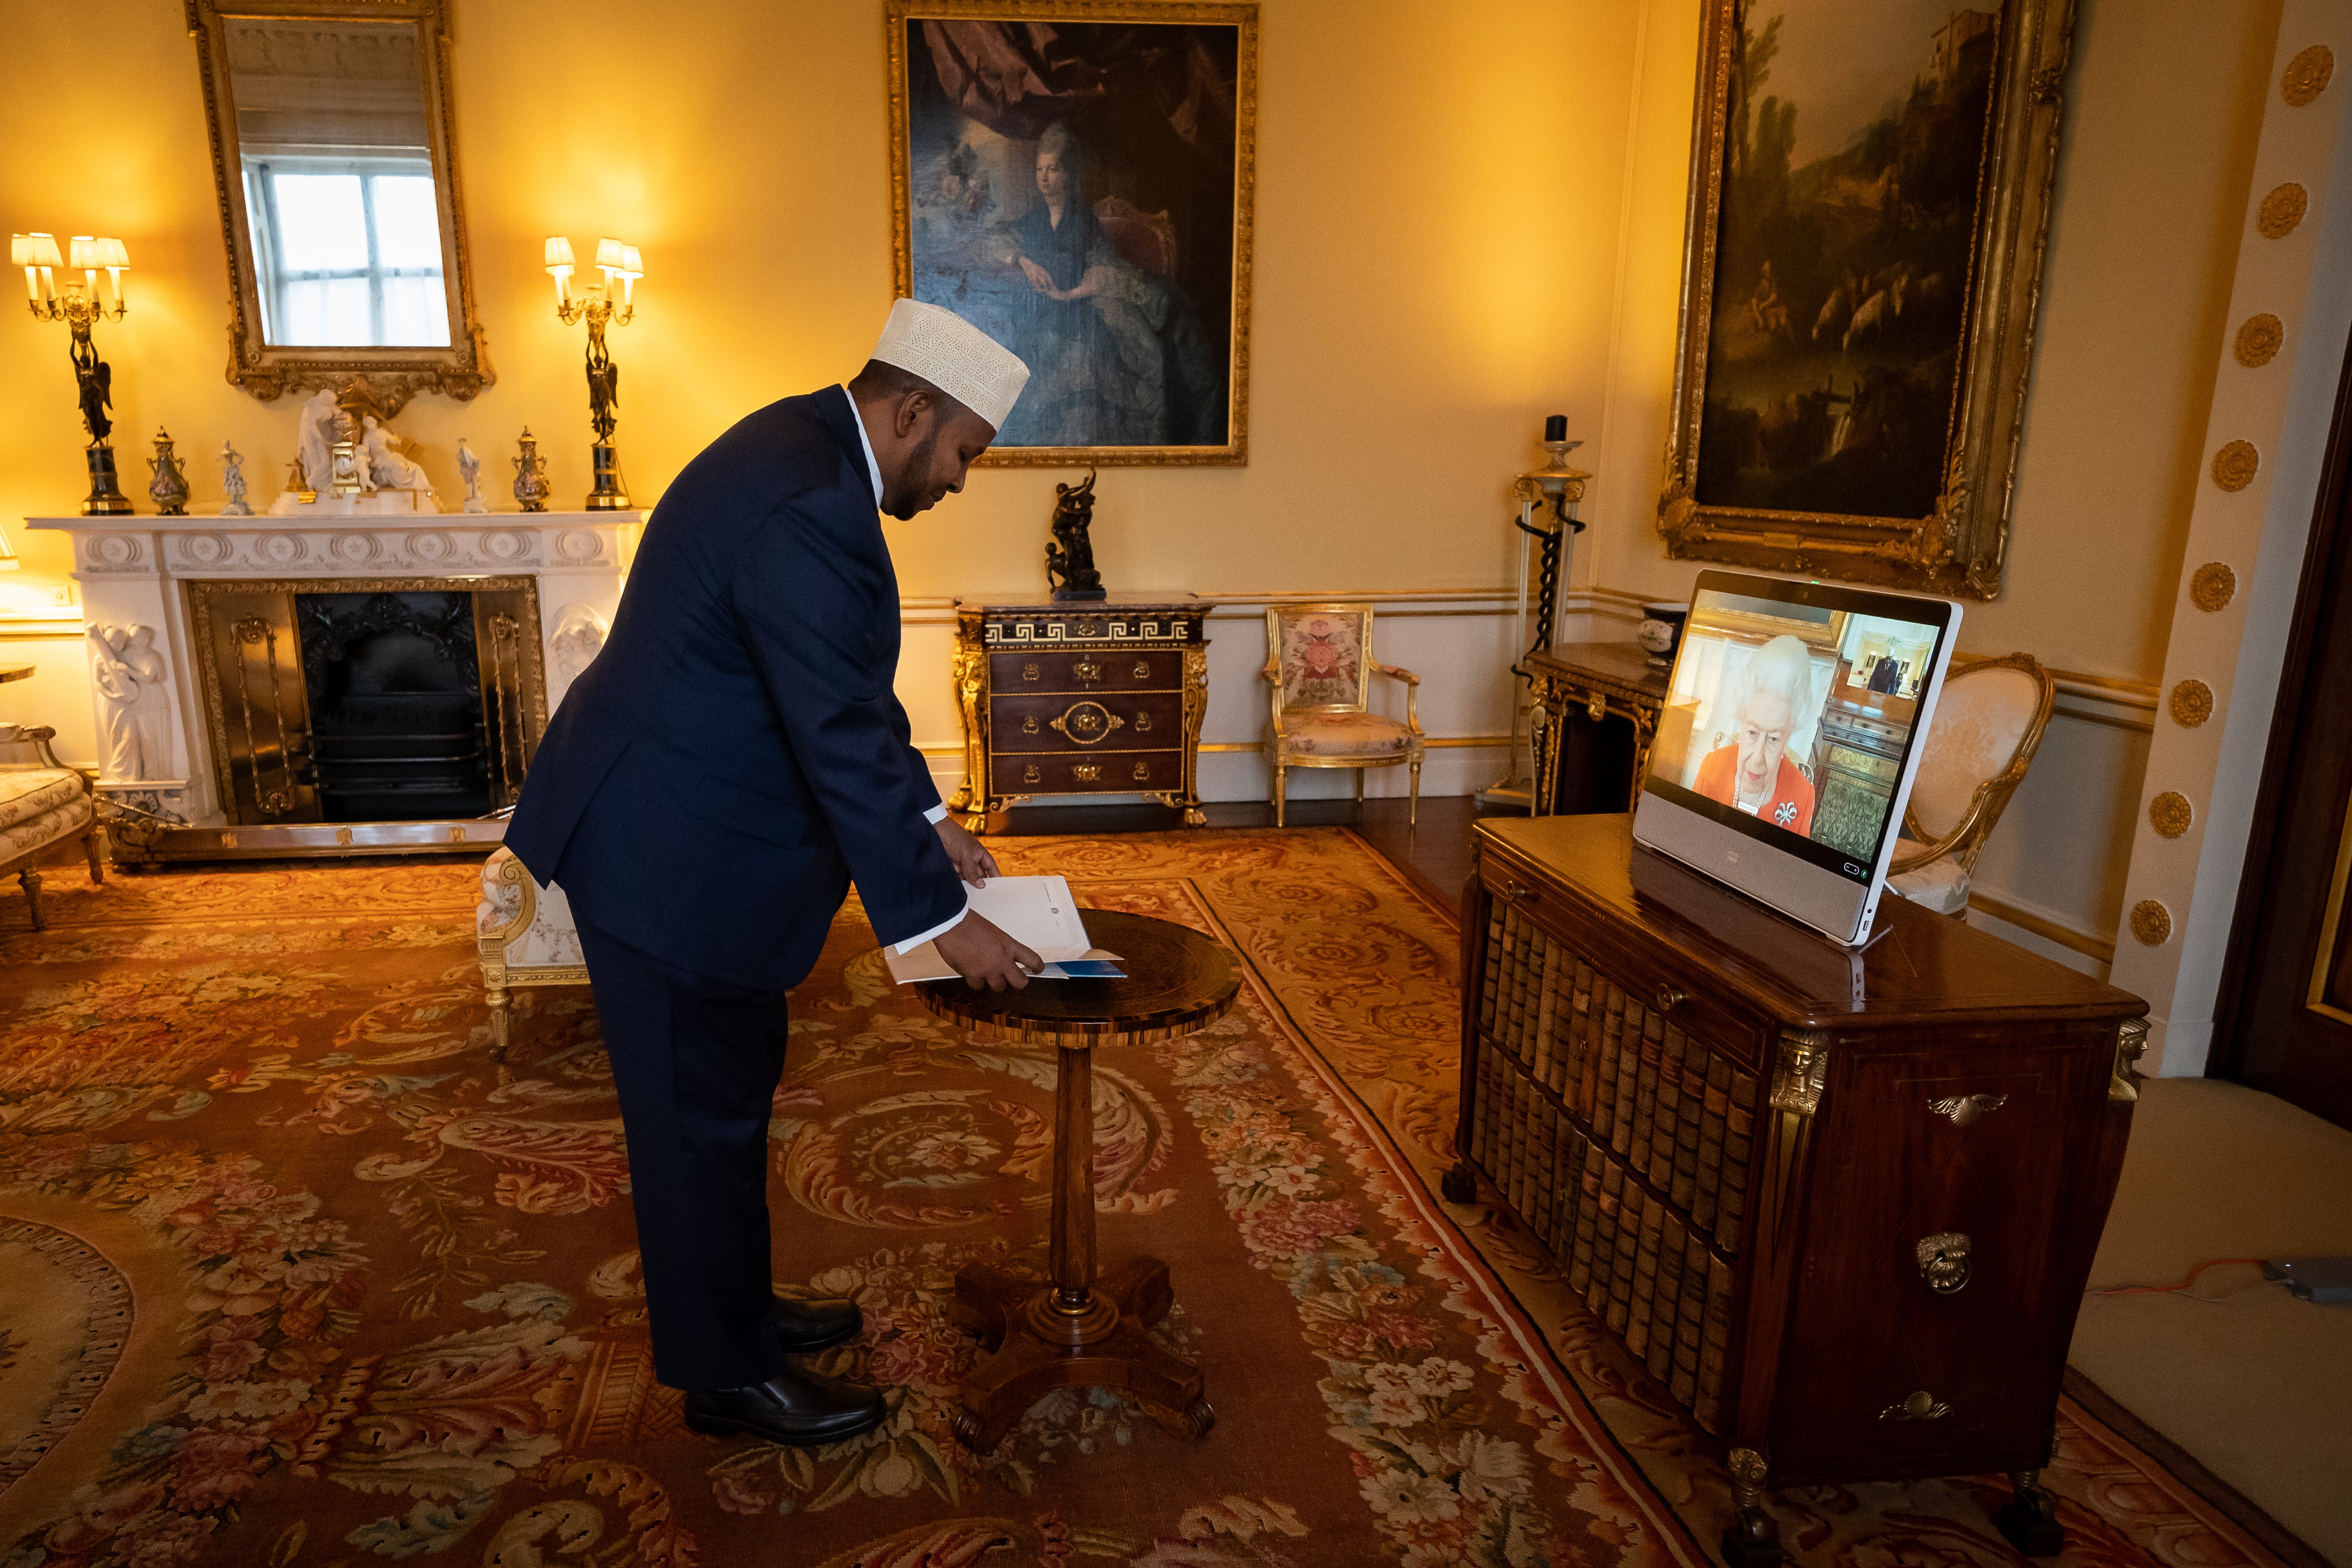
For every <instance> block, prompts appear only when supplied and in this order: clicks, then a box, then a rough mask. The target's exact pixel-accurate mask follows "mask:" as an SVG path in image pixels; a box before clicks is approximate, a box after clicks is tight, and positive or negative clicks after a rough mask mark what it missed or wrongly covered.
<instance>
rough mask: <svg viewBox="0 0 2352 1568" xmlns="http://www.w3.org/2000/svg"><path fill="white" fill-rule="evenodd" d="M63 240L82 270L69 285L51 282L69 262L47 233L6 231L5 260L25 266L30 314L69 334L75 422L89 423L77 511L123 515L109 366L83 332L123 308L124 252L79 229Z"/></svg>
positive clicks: (125, 504) (126, 508) (117, 317)
mask: <svg viewBox="0 0 2352 1568" xmlns="http://www.w3.org/2000/svg"><path fill="white" fill-rule="evenodd" d="M70 244H71V247H72V250H71V255H72V260H71V265H72V268H73V270H74V271H77V272H79V273H80V274H81V280H80V281H79V282H76V281H75V280H74V279H73V278H72V277H71V276H70V275H68V278H67V279H66V282H65V287H64V288H63V289H59V288H58V280H57V274H58V268H62V267H65V266H67V265H68V261H67V258H65V257H62V256H59V255H58V242H57V237H55V236H54V235H47V234H12V235H10V236H9V237H8V265H10V266H11V267H21V268H24V269H25V292H26V295H27V296H29V300H28V308H29V309H30V310H32V312H33V316H34V319H35V320H37V321H63V322H65V323H66V325H67V326H68V327H69V328H71V329H72V331H73V343H72V349H71V353H72V355H73V367H74V379H75V381H77V382H78V383H79V384H80V386H81V417H82V423H83V424H85V425H87V426H89V447H87V448H86V449H85V450H84V452H83V460H84V461H85V462H86V463H87V464H88V465H89V495H88V496H87V497H86V498H84V500H83V501H82V503H81V514H82V515H83V516H84V517H120V516H123V515H126V514H128V513H129V512H130V510H131V500H130V498H129V497H127V496H125V495H124V494H123V493H122V490H121V487H120V486H119V485H118V484H117V483H116V482H115V478H114V448H113V447H110V446H108V445H107V444H106V437H107V433H108V432H109V431H110V430H112V429H113V428H114V422H113V421H112V420H111V419H109V418H108V417H107V416H106V411H107V409H108V407H109V406H110V405H111V404H112V401H113V386H114V370H113V367H112V366H110V365H109V364H108V363H106V362H105V361H104V360H102V359H100V358H99V357H98V349H97V346H96V345H95V344H93V343H92V342H90V339H89V329H90V325H91V323H93V322H96V321H121V320H122V318H123V315H124V313H125V312H126V311H127V310H129V306H128V304H127V303H126V302H125V301H124V300H123V298H122V274H123V273H124V271H125V270H127V269H128V268H130V266H131V254H130V252H129V251H127V250H125V249H124V248H123V247H122V242H121V240H119V239H102V238H93V237H90V236H89V235H86V234H78V235H76V236H74V237H73V239H72V240H71V242H70ZM101 268H103V269H104V271H105V273H106V281H107V288H108V289H109V291H110V293H111V294H112V295H113V297H114V305H113V307H112V309H108V308H107V307H106V306H104V305H101V304H100V302H99V294H98V274H99V272H100V269H101Z"/></svg>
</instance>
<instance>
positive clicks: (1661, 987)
mask: <svg viewBox="0 0 2352 1568" xmlns="http://www.w3.org/2000/svg"><path fill="white" fill-rule="evenodd" d="M1689 1000H1690V998H1689V997H1687V996H1685V995H1684V994H1682V993H1681V992H1679V991H1677V990H1675V988H1674V987H1673V986H1671V985H1668V984H1665V983H1664V981H1660V982H1659V983H1658V1011H1659V1012H1661V1013H1671V1012H1673V1011H1674V1010H1675V1008H1677V1007H1679V1006H1681V1005H1683V1004H1684V1003H1685V1002H1687V1001H1689Z"/></svg>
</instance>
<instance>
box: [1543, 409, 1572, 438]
mask: <svg viewBox="0 0 2352 1568" xmlns="http://www.w3.org/2000/svg"><path fill="white" fill-rule="evenodd" d="M1543 438H1544V439H1545V440H1547V441H1565V440H1567V439H1568V416H1567V415H1565V414H1554V415H1550V416H1547V417H1546V418H1545V420H1544V435H1543Z"/></svg>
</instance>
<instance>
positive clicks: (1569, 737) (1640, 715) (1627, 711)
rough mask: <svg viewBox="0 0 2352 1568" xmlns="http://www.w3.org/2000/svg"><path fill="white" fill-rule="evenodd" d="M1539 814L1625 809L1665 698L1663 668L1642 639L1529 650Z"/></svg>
mask: <svg viewBox="0 0 2352 1568" xmlns="http://www.w3.org/2000/svg"><path fill="white" fill-rule="evenodd" d="M1666 675H1667V670H1666V667H1664V666H1663V665H1656V664H1652V663H1651V662H1650V656H1649V654H1648V653H1647V652H1646V651H1645V650H1644V649H1643V647H1642V645H1641V644H1639V643H1631V642H1584V643H1560V644H1559V645H1557V646H1556V647H1549V648H1545V649H1543V650H1542V651H1541V652H1538V653H1532V654H1529V655H1528V676H1529V681H1528V696H1529V698H1530V699H1531V700H1532V701H1533V702H1534V704H1535V710H1536V712H1537V713H1538V714H1539V715H1540V716H1541V721H1540V722H1539V723H1538V725H1537V726H1536V732H1535V769H1536V771H1535V812H1534V815H1535V816H1553V815H1554V814H1560V815H1567V814H1570V813H1575V812H1591V811H1600V812H1614V811H1624V810H1627V809H1629V808H1630V807H1631V806H1632V805H1633V802H1634V800H1635V797H1636V796H1637V795H1638V793H1639V791H1640V790H1641V787H1642V774H1643V771H1644V770H1646V769H1647V768H1648V766H1649V762H1650V747H1651V745H1652V744H1653V743H1654V742H1655V741H1656V740H1657V736H1658V724H1659V721H1660V718H1661V716H1662V715H1663V714H1664V710H1665V705H1666Z"/></svg>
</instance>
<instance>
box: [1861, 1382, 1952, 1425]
mask: <svg viewBox="0 0 2352 1568" xmlns="http://www.w3.org/2000/svg"><path fill="white" fill-rule="evenodd" d="M1951 1413H1952V1407H1951V1406H1950V1405H1947V1404H1945V1403H1944V1402H1943V1401H1942V1400H1940V1399H1938V1398H1937V1397H1936V1396H1935V1395H1934V1394H1930V1393H1928V1392H1927V1390H1926V1389H1924V1388H1919V1389H1914V1390H1913V1391H1912V1393H1911V1396H1910V1397H1909V1398H1907V1399H1905V1400H1903V1401H1902V1402H1901V1403H1899V1404H1895V1405H1888V1406H1887V1407H1886V1408H1885V1409H1884V1410H1882V1411H1880V1412H1879V1413H1878V1418H1879V1419H1880V1420H1881V1421H1941V1420H1942V1419H1943V1418H1944V1417H1945V1416H1947V1415H1950V1414H1951Z"/></svg>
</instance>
